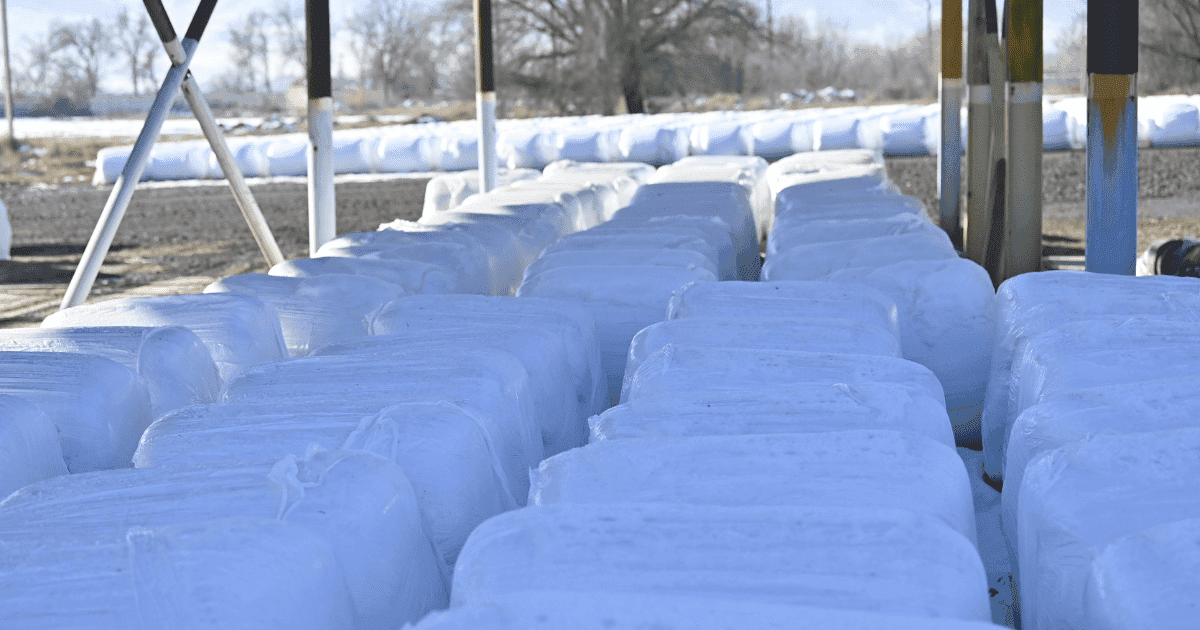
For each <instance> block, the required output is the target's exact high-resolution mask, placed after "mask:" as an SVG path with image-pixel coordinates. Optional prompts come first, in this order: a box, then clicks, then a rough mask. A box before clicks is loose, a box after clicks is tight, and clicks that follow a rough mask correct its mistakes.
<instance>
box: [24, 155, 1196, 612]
mask: <svg viewBox="0 0 1200 630" xmlns="http://www.w3.org/2000/svg"><path fill="white" fill-rule="evenodd" d="M529 175H531V173H527V172H511V173H507V174H506V177H505V179H506V181H507V183H508V184H509V185H508V186H506V187H505V188H503V189H501V190H498V191H496V192H493V193H489V194H487V195H475V196H469V193H470V192H471V189H472V186H473V183H472V182H473V180H472V179H470V178H469V177H466V176H445V177H443V178H440V179H435V180H434V181H432V182H431V184H430V186H429V189H428V195H427V205H426V211H425V213H424V215H423V216H422V218H421V220H420V221H419V222H416V223H409V222H403V221H398V222H394V223H391V224H387V225H385V226H381V228H382V229H381V230H380V231H377V232H370V233H358V234H348V235H344V236H342V237H339V238H338V239H336V240H334V241H332V242H331V243H329V244H327V245H326V246H325V247H323V248H322V250H320V251H319V252H317V256H316V257H314V258H311V259H304V260H296V261H289V262H287V263H283V264H281V265H280V266H277V267H276V268H274V269H272V270H271V274H270V275H258V274H249V275H244V276H234V277H231V278H226V279H224V280H221V281H219V282H217V283H215V284H214V285H212V286H210V287H209V288H208V289H207V290H206V292H205V293H204V294H201V295H191V296H176V297H163V298H146V299H127V300H116V301H111V302H105V303H99V304H93V305H89V306H84V307H78V308H75V309H70V310H68V311H64V312H62V313H59V314H56V315H54V316H52V317H50V318H48V319H47V320H46V322H44V324H43V327H42V328H40V329H34V330H28V331H8V332H6V333H5V334H4V336H3V338H2V341H0V347H3V348H5V349H6V350H8V351H7V352H4V353H0V361H2V362H4V363H5V364H6V369H5V370H4V373H5V374H6V375H7V376H5V377H4V379H3V389H2V390H0V391H3V392H4V393H5V394H6V396H5V397H4V398H3V405H4V409H5V411H4V412H3V416H2V418H3V420H2V422H3V424H2V425H0V426H2V427H3V429H4V430H3V432H0V453H3V454H4V456H3V457H0V466H3V467H4V468H2V469H0V495H2V494H7V493H8V492H9V491H12V490H17V491H16V492H15V493H14V494H13V495H11V496H10V497H9V498H8V499H6V500H5V501H4V502H3V503H2V504H0V583H2V584H3V588H0V620H2V622H0V626H10V625H11V626H13V627H17V626H19V627H26V628H37V627H62V626H84V627H167V626H170V627H201V626H203V627H209V626H214V625H222V626H238V627H241V626H245V627H250V626H255V627H276V626H280V627H281V626H284V625H287V626H288V627H291V628H327V627H361V628H397V627H400V626H401V625H402V624H404V623H405V622H409V621H415V620H417V619H419V618H421V617H422V616H423V615H424V614H425V613H427V612H429V611H431V610H435V609H438V608H444V607H446V606H447V605H450V606H451V610H450V611H449V612H447V613H441V614H438V615H434V616H431V617H430V618H429V619H426V620H425V621H423V622H422V623H421V624H420V627H422V628H457V627H497V628H499V627H506V628H507V627H512V628H516V627H581V628H582V627H609V626H612V625H614V624H615V625H616V626H617V627H620V626H621V625H622V624H624V625H626V626H632V627H636V626H637V624H647V623H651V622H661V623H663V624H667V627H671V624H674V625H677V626H684V625H695V624H697V623H701V622H702V623H705V624H708V626H711V627H726V626H728V627H733V626H746V625H757V626H762V627H797V626H804V625H805V624H809V625H814V626H820V627H861V628H883V627H887V628H899V627H913V628H918V627H920V628H958V627H963V628H969V627H983V626H987V624H986V623H984V621H986V620H987V619H988V618H989V617H990V616H991V615H990V614H989V605H988V596H987V578H986V577H985V570H984V567H983V565H982V563H981V561H980V554H979V552H978V551H977V548H976V545H977V544H978V541H979V540H980V539H979V537H978V536H977V535H976V523H975V514H974V511H973V508H972V501H971V480H970V477H971V476H972V475H977V474H978V471H972V474H971V475H969V474H968V471H967V470H966V468H965V467H964V466H963V463H962V460H960V459H959V457H958V455H957V454H956V453H955V451H954V448H953V446H954V443H955V441H956V440H957V441H958V442H959V443H968V444H969V443H972V442H973V441H978V440H979V438H980V427H981V425H980V413H981V412H980V410H981V409H982V429H983V431H982V439H983V446H984V448H985V456H986V457H987V466H988V473H989V474H990V475H991V476H993V477H997V478H999V477H1001V476H1002V474H1003V473H1002V471H1000V470H997V469H996V468H995V465H996V464H997V462H998V461H999V462H1001V463H1003V454H1004V453H1005V452H1006V451H1005V450H1004V448H1005V445H1004V442H1005V439H1006V438H1008V432H1007V431H1005V428H1006V427H1007V426H1013V427H1014V428H1013V429H1012V436H1013V437H1012V438H1010V439H1012V440H1014V442H1013V444H1014V448H1012V449H1008V450H1007V455H1008V461H1007V466H1006V469H1007V470H1009V471H1016V470H1018V468H1019V469H1020V470H1021V471H1023V472H1024V473H1025V475H1024V480H1023V481H1018V482H1014V481H1013V479H1009V480H1008V483H1007V484H1006V487H1007V488H1008V491H1007V492H1005V493H1004V495H1003V498H1004V502H1005V510H1006V511H1005V517H1006V518H1005V527H1006V537H1007V539H1008V541H1009V543H1010V544H1011V545H1012V554H1013V556H1014V557H1015V558H1016V559H1017V560H1019V564H1020V567H1021V571H1020V578H1021V582H1020V585H1021V595H1022V603H1023V604H1024V609H1023V614H1024V618H1025V622H1026V627H1037V628H1043V627H1044V628H1058V627H1064V628H1065V627H1089V628H1106V627H1113V628H1134V627H1171V622H1178V621H1179V618H1178V615H1177V614H1175V613H1177V612H1178V611H1179V610H1180V609H1181V607H1185V606H1187V605H1189V602H1194V595H1193V593H1194V592H1195V589H1194V588H1192V587H1193V586H1194V585H1193V584H1192V582H1194V581H1195V579H1196V578H1195V577H1193V575H1194V573H1195V572H1194V571H1189V570H1188V569H1194V568H1195V567H1196V564H1197V562H1196V553H1195V552H1194V551H1190V550H1189V549H1188V548H1187V545H1188V544H1189V541H1194V539H1195V535H1194V533H1195V531H1196V527H1195V524H1194V523H1195V521H1189V520H1187V518H1188V517H1190V516H1194V514H1192V512H1194V511H1195V509H1194V507H1193V506H1194V504H1195V502H1194V500H1193V501H1191V502H1189V499H1190V496H1191V495H1189V494H1188V493H1187V492H1184V491H1182V488H1183V486H1182V483H1183V482H1182V480H1183V479H1186V472H1187V471H1189V470H1190V468H1189V466H1190V467H1194V464H1193V463H1192V462H1193V461H1195V457H1194V452H1195V449H1194V446H1193V445H1194V444H1195V442H1196V438H1195V437H1193V436H1192V432H1193V431H1194V430H1193V429H1189V428H1186V427H1187V426H1188V424H1189V420H1186V419H1185V417H1186V412H1185V411H1184V409H1186V407H1187V405H1186V400H1183V397H1185V396H1187V395H1188V394H1187V393H1185V391H1186V390H1185V388H1186V384H1187V382H1188V379H1187V378H1178V373H1179V372H1180V370H1179V369H1178V368H1179V366H1180V364H1182V363H1184V362H1183V360H1182V359H1180V360H1175V361H1173V360H1172V359H1171V358H1170V357H1174V356H1177V355H1178V356H1183V354H1184V353H1185V350H1186V348H1185V349H1184V350H1180V349H1179V348H1178V346H1179V345H1180V343H1179V341H1178V339H1179V338H1180V337H1181V336H1182V337H1183V338H1184V339H1185V344H1184V345H1185V346H1186V340H1190V337H1188V336H1187V335H1188V334H1191V335H1194V333H1190V332H1188V333H1185V332H1181V331H1183V330H1187V326H1188V323H1187V322H1190V321H1191V318H1192V316H1193V314H1194V313H1195V308H1193V305H1194V304H1195V302H1196V301H1197V300H1200V297H1197V296H1196V288H1197V287H1196V285H1194V284H1193V282H1194V281H1191V280H1187V279H1177V278H1161V277H1160V278H1154V279H1141V280H1134V279H1128V278H1113V277H1107V276H1097V275H1090V274H1080V273H1067V272H1048V273H1041V274H1029V275H1026V276H1022V277H1021V278H1018V279H1015V280H1013V281H1011V282H1009V283H1007V284H1006V285H1005V286H1004V287H1002V290H1001V292H1000V299H998V300H997V299H996V298H995V296H994V295H993V293H992V290H991V286H990V283H989V281H988V278H987V276H986V274H985V273H984V272H983V270H982V269H980V268H978V267H977V266H975V265H973V264H972V263H970V262H968V261H965V260H963V259H960V258H959V257H958V256H957V255H956V254H955V253H954V251H953V248H952V247H950V245H949V241H948V240H947V239H946V237H945V235H944V234H942V233H940V232H939V231H938V230H937V229H936V228H934V227H933V226H932V225H931V224H930V223H929V222H928V220H927V219H926V218H925V215H924V208H922V207H921V204H920V203H919V202H916V201H915V200H913V199H911V198H907V197H904V196H901V195H899V194H898V193H897V191H896V190H895V189H894V187H892V186H891V185H890V184H889V183H888V182H887V179H886V176H885V175H884V173H883V169H882V167H881V165H880V164H879V163H878V161H877V159H876V158H875V157H873V156H872V155H870V154H869V153H864V152H845V153H827V154H824V155H820V154H808V155H798V156H795V157H793V158H788V159H785V160H782V161H780V162H777V163H776V164H775V165H773V166H771V167H770V168H767V167H766V165H765V163H763V162H762V161H761V160H758V159H753V158H750V159H746V158H740V159H713V158H690V159H687V160H683V161H681V162H679V163H677V164H675V165H672V166H668V167H664V168H662V169H659V170H657V171H655V170H654V169H653V168H652V167H649V166H646V165H639V164H628V163H625V164H607V165H584V164H574V163H558V164H554V165H552V166H551V167H549V168H547V169H546V171H545V173H543V174H541V175H540V176H539V177H536V178H530V177H528V176H529ZM520 178H524V179H520ZM767 235H769V238H767V256H766V265H765V267H763V268H762V270H761V275H762V278H761V280H762V281H760V282H755V281H756V280H759V267H758V261H759V258H758V249H759V243H760V242H761V240H762V238H763V237H764V236H767ZM717 280H721V281H723V282H714V281H717ZM1138 291H1141V292H1143V293H1144V295H1142V294H1141V293H1138V294H1137V295H1138V296H1139V297H1141V298H1143V299H1140V300H1120V299H1118V298H1117V297H1115V296H1117V295H1129V294H1131V292H1132V293H1136V292H1138ZM514 292H515V293H516V295H517V297H504V296H510V295H512V294H513V293H514ZM1118 292H1120V293H1118ZM485 295H491V296H497V297H484V296H485ZM1145 298H1149V299H1145ZM1130 302H1133V304H1132V305H1131V304H1130ZM1105 305H1108V306H1107V308H1106V306H1105ZM1132 316H1143V318H1142V319H1137V318H1135V319H1130V317H1132ZM1039 318H1040V319H1039ZM1150 319H1153V321H1148V320H1150ZM1073 320H1079V322H1080V323H1072V324H1068V325H1067V326H1063V327H1061V328H1055V327H1057V326H1059V325H1060V324H1062V323H1064V322H1066V321H1073ZM1161 320H1166V321H1161ZM1039 326H1040V328H1039ZM85 327H86V328H85ZM1072 327H1078V328H1072ZM1089 327H1090V328H1089ZM1172 327H1173V328H1172ZM1050 329H1054V330H1050ZM1102 335H1103V336H1102ZM993 336H995V343H993ZM1168 339H1169V340H1170V341H1171V342H1170V344H1168V343H1167V341H1166V340H1168ZM1114 340H1116V341H1114ZM1158 340H1161V343H1160V344H1159V345H1161V346H1164V348H1163V349H1162V353H1167V357H1168V358H1167V359H1166V360H1162V359H1161V353H1159V354H1158V355H1156V356H1158V357H1159V360H1158V361H1157V362H1156V361H1154V360H1153V358H1154V357H1151V358H1149V359H1147V358H1143V357H1144V356H1145V355H1146V354H1154V353H1143V352H1142V348H1143V347H1145V346H1147V345H1148V344H1150V343H1153V342H1155V341H1158ZM1089 344H1091V345H1089ZM1114 344H1115V345H1114ZM35 351H39V352H35ZM45 351H53V352H54V354H46V353H45ZM1106 352H1107V354H1105V353H1106ZM1171 353H1176V354H1171ZM989 373H990V378H989ZM1164 377H1175V378H1174V379H1172V378H1164ZM1147 378H1164V380H1156V381H1152V382H1150V383H1143V384H1140V385H1139V384H1123V383H1130V382H1133V381H1139V380H1145V379H1147ZM1098 379H1099V380H1098ZM1117 384H1120V385H1117ZM1098 385H1105V386H1106V387H1103V388H1101V389H1099V390H1097V389H1089V388H1091V387H1094V386H1098ZM1121 388H1124V389H1121ZM1118 390H1120V391H1118ZM985 391H986V397H985ZM1089 396H1090V397H1089ZM1138 396H1140V398H1139V397H1138ZM985 398H986V403H987V404H986V405H985V404H984V403H985ZM1130 400H1139V401H1141V402H1140V403H1136V404H1134V403H1129V401H1130ZM1077 401H1078V402H1077ZM617 402H619V403H620V404H618V405H617V406H615V407H612V408H611V409H608V410H607V411H605V409H606V408H608V407H609V405H610V404H612V403H617ZM1001 403H1003V404H1001ZM1172 403H1183V404H1172ZM1018 412H1020V413H1019V415H1018ZM1131 413H1135V414H1140V415H1136V421H1135V422H1134V421H1130V420H1129V418H1130V414H1131ZM1063 417H1066V418H1069V421H1067V422H1059V419H1060V418H1063ZM152 420H153V421H154V422H153V424H151V421H152ZM147 427H148V428H147ZM589 429H590V430H589ZM1167 429H1170V430H1172V432H1171V433H1167V434H1163V433H1145V431H1151V430H1167ZM1102 430H1104V431H1107V433H1104V434H1102V435H1098V436H1094V435H1093V434H1094V433H1097V432H1099V431H1102ZM1118 431H1120V432H1123V433H1118ZM1132 431H1138V432H1139V433H1132ZM585 443H589V444H588V445H587V446H586V447H583V448H576V447H580V446H582V445H584V444H585ZM1018 444H1019V445H1020V449H1018V448H1016V447H1015V445H1018ZM1189 448H1192V450H1190V451H1189V450H1188V449H1189ZM1114 454H1117V455H1119V456H1120V461H1121V462H1122V463H1121V465H1120V470H1119V471H1118V470H1114V468H1116V466H1115V465H1114V464H1113V463H1112V462H1111V461H1110V458H1111V457H1112V456H1113V455H1114ZM1189 455H1190V458H1189ZM1014 457H1016V458H1018V459H1015V460H1014ZM1020 458H1023V459H1020ZM131 461H132V464H133V465H134V468H132V469H130V468H128V466H129V465H130V462H131ZM530 468H533V469H535V470H534V471H533V472H532V473H530V472H529V470H530ZM68 471H69V472H70V473H72V474H70V475H64V473H66V472H68ZM1018 475H1020V473H1019V472H1012V473H1010V474H1009V475H1008V476H1009V477H1013V478H1016V477H1017V476H1018ZM27 484H28V485H27ZM1014 484H1015V485H1014ZM1016 490H1020V491H1021V493H1022V496H1024V497H1026V498H1025V499H1023V500H1022V503H1021V504H1020V505H1015V501H1010V497H1015V496H1016V495H1017V492H1016ZM1114 500H1115V501H1117V503H1116V504H1115V505H1114ZM1121 501H1124V502H1125V504H1127V505H1128V507H1126V508H1121V507H1117V506H1119V505H1122V504H1121V503H1120V502H1121ZM526 504H527V507H524V508H522V509H515V508H517V507H518V506H520V505H526ZM1013 506H1015V509H1013V510H1010V509H1009V508H1010V507H1013ZM1151 508H1152V509H1151ZM1189 508H1190V509H1191V510H1192V512H1189V511H1188V509H1189ZM497 515H498V516H497ZM481 523H482V524H481ZM472 532H473V533H472ZM468 534H470V539H469V540H468ZM1018 534H1019V536H1018ZM1189 537H1190V538H1189ZM1193 546H1194V545H1193ZM1164 563H1165V566H1164ZM1188 580H1191V582H1189V581H1188ZM1164 594H1165V595H1164ZM1189 598H1192V599H1189ZM747 601H753V602H754V605H753V606H747V605H746V602H747ZM1164 602H1166V603H1164ZM934 618H937V619H936V620H935V619H934ZM139 624H141V625H140V626H139ZM539 624H540V625H539ZM1089 624H1090V625H1089Z"/></svg>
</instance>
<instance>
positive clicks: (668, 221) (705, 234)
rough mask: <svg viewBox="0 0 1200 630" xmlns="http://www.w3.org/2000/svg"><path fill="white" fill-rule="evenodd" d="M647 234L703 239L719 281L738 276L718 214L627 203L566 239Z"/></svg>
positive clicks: (631, 238)
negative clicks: (658, 210) (657, 210)
mask: <svg viewBox="0 0 1200 630" xmlns="http://www.w3.org/2000/svg"><path fill="white" fill-rule="evenodd" d="M650 234H655V235H662V236H685V235H692V236H696V237H699V238H701V239H703V240H704V241H705V242H707V243H708V244H709V245H711V246H712V251H714V252H715V253H716V258H715V259H714V260H713V262H714V263H715V264H716V265H717V267H718V269H720V273H719V274H718V277H719V278H720V279H722V280H737V279H739V278H738V274H739V273H740V272H741V271H742V270H740V269H739V268H738V260H737V251H736V250H735V249H734V247H733V241H732V240H731V238H730V232H729V224H727V223H725V222H724V221H722V220H721V219H719V218H717V217H695V216H687V215H666V216H661V215H660V216H655V215H654V214H652V213H649V212H644V208H643V207H641V206H630V207H627V208H624V209H622V210H621V211H620V212H618V213H617V214H616V216H614V217H613V220H612V221H609V222H608V223H605V224H603V225H600V226H597V227H596V229H594V230H589V231H588V232H586V233H584V234H580V235H578V236H575V237H573V238H571V239H569V240H568V241H567V242H571V243H577V242H587V241H589V240H591V239H593V238H604V239H613V240H618V241H622V243H633V242H640V239H643V237H644V236H647V235H650ZM627 264H632V263H627ZM526 275H528V274H526Z"/></svg>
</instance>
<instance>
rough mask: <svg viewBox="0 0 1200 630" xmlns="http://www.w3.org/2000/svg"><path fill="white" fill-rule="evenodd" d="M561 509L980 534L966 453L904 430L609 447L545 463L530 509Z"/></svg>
mask: <svg viewBox="0 0 1200 630" xmlns="http://www.w3.org/2000/svg"><path fill="white" fill-rule="evenodd" d="M554 503H687V504H692V505H722V506H728V507H740V506H755V505H764V506H785V505H794V506H812V507H884V508H898V509H903V510H909V511H912V512H916V513H918V514H924V515H926V516H933V517H935V518H938V519H940V520H941V521H942V522H943V523H945V524H946V525H949V526H950V527H951V529H953V530H954V531H956V532H958V533H959V534H962V535H963V537H965V538H966V539H967V540H970V541H971V542H972V544H974V543H975V535H976V534H975V508H974V503H973V502H972V500H971V482H970V481H969V480H968V479H967V471H966V469H965V468H964V467H963V462H962V460H961V459H959V457H958V453H957V452H955V450H954V448H953V447H951V446H947V445H945V444H939V443H938V442H936V441H934V440H931V439H928V438H924V437H919V436H915V435H911V434H904V433H900V432H897V431H878V430H875V431H835V432H826V433H814V434H790V435H738V436H724V435H723V436H707V437H687V438H678V437H655V438H636V439H629V440H608V441H603V442H599V443H596V444H593V445H591V446H589V447H588V448H581V449H575V450H572V451H569V452H566V453H562V454H560V455H557V456H555V457H551V458H549V459H546V460H544V461H542V463H541V465H540V466H539V467H538V470H537V472H536V473H534V477H533V482H532V483H531V484H530V488H529V504H530V505H548V504H554Z"/></svg>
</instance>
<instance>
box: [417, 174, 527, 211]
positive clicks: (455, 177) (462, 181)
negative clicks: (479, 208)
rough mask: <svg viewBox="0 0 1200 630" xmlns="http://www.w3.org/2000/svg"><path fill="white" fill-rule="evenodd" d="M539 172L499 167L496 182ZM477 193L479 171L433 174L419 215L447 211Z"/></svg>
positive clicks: (524, 177)
mask: <svg viewBox="0 0 1200 630" xmlns="http://www.w3.org/2000/svg"><path fill="white" fill-rule="evenodd" d="M538 175H539V173H538V172H537V171H535V170H533V169H531V168H517V169H499V170H498V171H497V173H496V179H497V181H496V184H497V185H498V186H507V185H509V184H511V183H513V182H515V181H519V180H522V179H532V178H534V177H537V176H538ZM478 193H479V171H478V170H473V171H459V172H455V173H442V174H440V175H434V176H433V177H432V178H430V180H429V182H428V183H427V184H425V205H424V207H423V209H422V211H421V216H426V215H431V214H434V213H437V212H449V211H450V210H451V209H453V208H455V207H457V206H459V205H461V204H462V202H463V200H464V199H466V198H467V197H470V196H471V195H474V194H478Z"/></svg>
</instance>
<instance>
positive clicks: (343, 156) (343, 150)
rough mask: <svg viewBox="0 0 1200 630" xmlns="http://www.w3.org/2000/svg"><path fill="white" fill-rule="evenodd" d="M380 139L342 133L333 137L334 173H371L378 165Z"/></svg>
mask: <svg viewBox="0 0 1200 630" xmlns="http://www.w3.org/2000/svg"><path fill="white" fill-rule="evenodd" d="M379 142H380V139H379V138H378V137H377V136H375V137H364V136H361V135H357V134H355V135H353V136H352V135H349V134H345V133H340V134H337V135H335V136H333V172H334V173H337V174H339V175H341V174H345V173H370V172H372V171H374V170H375V166H376V164H377V158H376V154H377V153H376V151H377V148H378V146H379Z"/></svg>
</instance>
